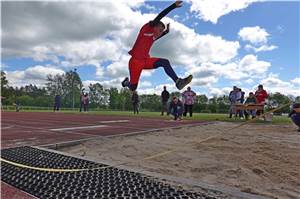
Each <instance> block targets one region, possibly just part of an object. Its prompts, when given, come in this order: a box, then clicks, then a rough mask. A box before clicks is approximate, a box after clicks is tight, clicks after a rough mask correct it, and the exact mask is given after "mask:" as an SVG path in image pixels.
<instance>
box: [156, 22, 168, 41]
mask: <svg viewBox="0 0 300 199" xmlns="http://www.w3.org/2000/svg"><path fill="white" fill-rule="evenodd" d="M165 28H166V26H165V24H164V23H163V22H161V21H160V22H159V23H158V24H157V25H156V26H154V37H155V38H158V37H160V36H161V35H162V34H163V32H164V30H165Z"/></svg>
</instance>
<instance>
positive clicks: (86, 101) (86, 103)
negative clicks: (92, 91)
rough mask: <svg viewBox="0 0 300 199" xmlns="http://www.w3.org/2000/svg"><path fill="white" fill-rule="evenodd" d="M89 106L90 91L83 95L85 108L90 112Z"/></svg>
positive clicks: (85, 110)
mask: <svg viewBox="0 0 300 199" xmlns="http://www.w3.org/2000/svg"><path fill="white" fill-rule="evenodd" d="M88 108H89V96H88V93H85V94H84V96H83V109H84V112H88Z"/></svg>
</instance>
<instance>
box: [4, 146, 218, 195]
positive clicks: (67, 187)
mask: <svg viewBox="0 0 300 199" xmlns="http://www.w3.org/2000/svg"><path fill="white" fill-rule="evenodd" d="M1 158H2V161H1V180H2V181H4V182H6V183H8V184H10V185H12V186H14V187H17V188H19V189H21V190H23V191H25V192H28V193H30V194H32V195H34V196H36V197H38V198H43V199H51V198H55V199H56V198H57V199H64V198H68V199H69V198H78V199H79V198H80V199H85V198H99V199H100V198H107V199H108V198H117V199H122V198H130V199H139V198H141V199H143V198H159V199H162V198H168V199H171V198H200V199H201V198H206V199H209V198H214V197H211V196H207V195H205V194H204V193H192V192H188V191H184V190H181V189H177V188H174V187H172V186H170V185H167V184H164V183H162V182H159V181H157V180H154V179H152V178H150V177H147V176H145V175H142V174H139V173H135V172H130V171H127V170H122V169H118V168H113V167H108V168H103V169H94V170H83V171H76V172H74V171H73V172H62V171H61V172H57V171H56V172H55V171H43V170H35V169H32V168H25V167H22V166H21V165H13V164H11V163H8V162H6V160H8V161H11V162H15V163H18V164H22V165H27V166H31V167H38V168H56V169H88V168H99V167H106V166H108V165H104V164H98V163H94V162H91V161H87V160H82V159H78V158H74V157H69V156H65V155H61V154H57V153H53V152H48V151H44V150H40V149H37V148H32V147H17V148H10V149H3V150H1Z"/></svg>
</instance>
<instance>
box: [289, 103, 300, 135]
mask: <svg viewBox="0 0 300 199" xmlns="http://www.w3.org/2000/svg"><path fill="white" fill-rule="evenodd" d="M289 117H290V118H291V119H292V121H293V122H294V124H296V125H297V126H298V130H297V131H298V132H300V103H294V104H293V105H292V111H291V112H290V113H289Z"/></svg>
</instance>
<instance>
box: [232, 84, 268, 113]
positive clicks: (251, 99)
mask: <svg viewBox="0 0 300 199" xmlns="http://www.w3.org/2000/svg"><path fill="white" fill-rule="evenodd" d="M267 98H268V93H267V91H266V90H264V88H263V85H259V86H258V87H257V90H256V91H255V92H254V93H253V92H249V95H248V97H247V99H246V100H245V92H244V91H242V89H241V88H238V87H236V86H233V89H232V91H230V93H229V101H230V108H229V118H232V116H233V115H234V116H235V118H237V117H239V118H240V119H244V118H246V119H248V118H249V116H251V117H252V118H255V117H256V116H258V115H260V114H263V113H264V111H263V110H255V109H246V110H238V109H237V106H236V105H240V104H245V105H249V104H259V105H265V104H266V99H267Z"/></svg>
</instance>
